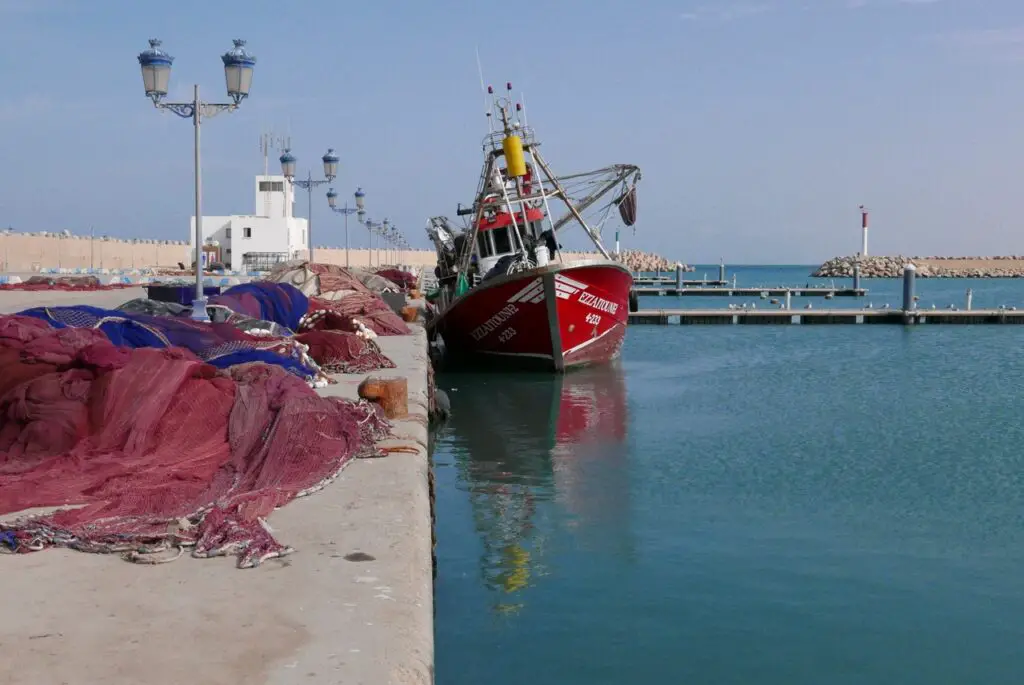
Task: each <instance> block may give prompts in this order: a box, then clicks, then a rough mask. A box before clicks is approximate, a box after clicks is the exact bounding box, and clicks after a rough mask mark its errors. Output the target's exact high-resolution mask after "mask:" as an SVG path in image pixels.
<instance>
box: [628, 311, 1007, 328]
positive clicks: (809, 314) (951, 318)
mask: <svg viewBox="0 0 1024 685" xmlns="http://www.w3.org/2000/svg"><path fill="white" fill-rule="evenodd" d="M629 323H630V324H648V325H667V324H680V325H684V326H685V325H702V324H724V325H729V324H737V325H744V324H748V325H758V324H769V325H770V324H782V325H786V324H790V325H791V324H802V325H808V324H901V325H918V324H1024V311H1016V310H1012V309H973V310H953V309H938V310H936V309H932V310H925V309H913V310H910V311H903V310H901V309H799V310H796V309H739V310H737V309H645V310H640V311H637V312H632V313H630V315H629Z"/></svg>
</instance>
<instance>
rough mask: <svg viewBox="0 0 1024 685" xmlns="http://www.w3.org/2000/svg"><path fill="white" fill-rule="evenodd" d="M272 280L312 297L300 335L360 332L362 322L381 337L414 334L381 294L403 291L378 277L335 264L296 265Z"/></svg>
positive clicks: (282, 269)
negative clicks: (314, 332)
mask: <svg viewBox="0 0 1024 685" xmlns="http://www.w3.org/2000/svg"><path fill="white" fill-rule="evenodd" d="M400 273H401V272H400ZM269 279H270V280H271V281H273V282H275V283H278V284H279V285H282V286H290V287H294V288H297V289H300V290H301V291H302V292H303V293H305V294H306V295H307V296H308V298H309V305H308V310H307V312H306V316H305V317H303V319H302V321H301V322H300V323H299V327H298V329H296V330H298V331H308V330H313V329H316V330H323V329H326V330H340V331H349V332H356V331H358V330H359V326H358V325H357V322H358V323H361V324H362V325H364V326H366V327H367V328H368V329H370V330H371V331H373V332H374V333H376V334H377V335H408V334H409V333H411V330H410V329H409V326H407V325H406V323H405V322H404V321H403V320H402V317H400V316H399V315H398V314H396V313H395V312H394V310H392V309H391V307H390V306H389V305H388V304H387V303H386V302H385V301H384V300H383V299H382V298H381V297H380V295H378V294H377V293H378V292H379V291H382V290H389V291H398V290H400V287H399V286H397V285H395V284H394V283H393V282H392V281H389V280H387V279H386V278H383V277H382V276H378V275H377V274H374V273H371V272H369V271H364V270H361V269H345V268H343V267H340V266H337V265H335V264H310V263H308V262H302V261H294V262H289V263H287V264H280V265H278V266H277V267H275V269H274V270H273V271H272V272H271V273H270V276H269Z"/></svg>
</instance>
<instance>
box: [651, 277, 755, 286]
mask: <svg viewBox="0 0 1024 685" xmlns="http://www.w3.org/2000/svg"><path fill="white" fill-rule="evenodd" d="M680 284H682V287H684V288H693V287H723V288H724V287H727V286H730V285H736V283H735V282H733V281H710V280H699V281H678V280H676V279H675V278H674V277H673V278H641V277H639V276H634V277H633V285H634V286H635V287H637V288H678V287H680Z"/></svg>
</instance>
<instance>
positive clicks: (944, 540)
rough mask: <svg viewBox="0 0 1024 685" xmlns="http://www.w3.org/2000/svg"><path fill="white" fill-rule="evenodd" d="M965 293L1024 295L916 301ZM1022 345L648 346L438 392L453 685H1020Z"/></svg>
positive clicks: (446, 381) (757, 274)
mask: <svg viewBox="0 0 1024 685" xmlns="http://www.w3.org/2000/svg"><path fill="white" fill-rule="evenodd" d="M712 268H714V267H709V268H708V271H709V274H710V273H712V271H711V269H712ZM808 272H809V269H808V268H807V267H799V268H797V267H793V268H778V267H774V268H754V269H747V270H745V271H744V270H741V271H740V272H739V273H738V282H739V284H740V285H777V284H790V285H803V283H804V282H806V281H808V279H807V277H806V274H807V273H808ZM713 273H714V275H712V276H710V277H717V271H715V272H713ZM699 275H700V274H698V277H699ZM730 277H731V276H730ZM848 283H849V279H847V280H846V283H845V284H848ZM864 285H865V286H866V287H868V288H870V289H871V293H870V294H869V298H868V299H873V300H874V302H875V306H880V305H881V304H882V303H884V302H886V301H888V302H889V303H890V304H891V305H892V306H893V307H897V306H899V293H900V285H899V282H898V281H888V282H887V281H877V280H871V281H867V280H866V281H865V283H864ZM967 287H972V288H973V289H974V291H975V296H974V297H975V304H976V306H998V305H999V304H1014V305H1024V281H1012V280H1007V281H976V282H973V283H968V282H966V281H962V280H941V281H940V280H935V281H921V282H920V283H919V293H920V294H921V296H922V303H923V304H925V305H928V304H930V301H935V302H936V303H937V304H938V305H939V306H943V304H948V302H947V300H948V301H951V302H957V303H958V304H962V303H961V302H959V299H962V294H963V291H964V290H965V289H966V288H967ZM725 302H727V300H723V299H721V298H711V302H708V303H704V302H701V301H700V300H698V299H697V298H692V299H691V298H687V299H686V300H676V301H674V302H673V301H672V300H671V299H670V298H658V299H657V300H655V302H654V304H652V303H649V302H647V301H646V298H645V300H644V301H642V302H641V306H642V307H648V306H661V307H678V306H708V305H712V306H725ZM834 302H835V303H837V304H839V303H841V304H843V305H845V306H861V305H862V304H863V302H862V301H860V302H858V301H856V300H844V301H842V302H841V301H840V299H839V298H837V300H835V301H834ZM669 303H671V304H669ZM854 303H856V304H854ZM814 304H815V306H817V307H820V306H824V301H822V300H821V299H820V298H818V299H816V300H814ZM829 306H832V303H829ZM1022 342H1024V327H1017V326H941V325H939V326H920V327H916V328H904V327H902V326H863V325H861V326H671V325H670V326H634V327H631V328H630V330H629V332H628V336H627V342H626V345H625V348H624V351H623V356H622V359H621V362H620V363H619V364H617V365H615V366H613V367H611V368H606V369H594V370H589V371H582V372H578V373H573V374H568V375H566V376H565V377H550V376H540V375H537V376H534V375H515V376H510V375H508V374H505V375H486V374H473V375H469V374H447V375H441V376H440V378H439V385H440V386H441V387H443V388H445V389H447V390H449V392H450V395H451V400H452V410H453V418H452V421H451V424H450V425H449V426H448V427H447V428H445V429H444V430H443V431H442V432H441V433H440V434H439V435H438V436H437V438H436V444H435V450H434V455H433V459H434V468H435V475H436V479H437V480H436V484H437V539H438V545H437V555H438V569H437V580H436V631H435V632H436V674H437V682H438V683H439V685H458V684H462V683H465V684H467V685H468V684H471V683H472V684H474V685H476V684H477V683H488V684H494V685H503V684H505V683H508V684H510V685H511V684H515V685H521V684H522V683H530V684H531V685H545V684H547V683H551V684H555V683H558V684H575V683H579V684H580V685H583V684H584V683H586V684H588V685H595V684H600V683H682V682H692V683H714V684H724V683H761V684H775V683H779V684H782V683H785V684H786V685H802V684H805V683H806V684H808V685H811V684H814V685H820V684H821V683H865V684H867V683H871V684H873V685H876V684H879V683H900V684H902V683H929V684H930V685H944V684H946V683H958V684H959V683H986V684H995V683H1015V684H1016V683H1020V682H1024V570H1022V569H1024V450H1022V445H1024V422H1022V418H1021V417H1022V416H1024V397H1022V393H1021V387H1022V381H1024V355H1022V354H1021V344H1022Z"/></svg>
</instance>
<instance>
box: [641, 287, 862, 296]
mask: <svg viewBox="0 0 1024 685" xmlns="http://www.w3.org/2000/svg"><path fill="white" fill-rule="evenodd" d="M633 292H635V293H636V294H637V295H648V296H650V295H654V296H660V297H666V296H667V297H761V298H768V297H785V296H786V295H787V294H788V295H791V296H793V297H827V298H833V297H864V296H865V295H867V294H868V291H867V288H829V287H823V288H787V287H778V286H777V287H771V288H736V287H731V286H729V287H712V288H704V287H682V288H680V287H675V286H667V285H666V286H660V287H654V288H649V287H646V288H633Z"/></svg>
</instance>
